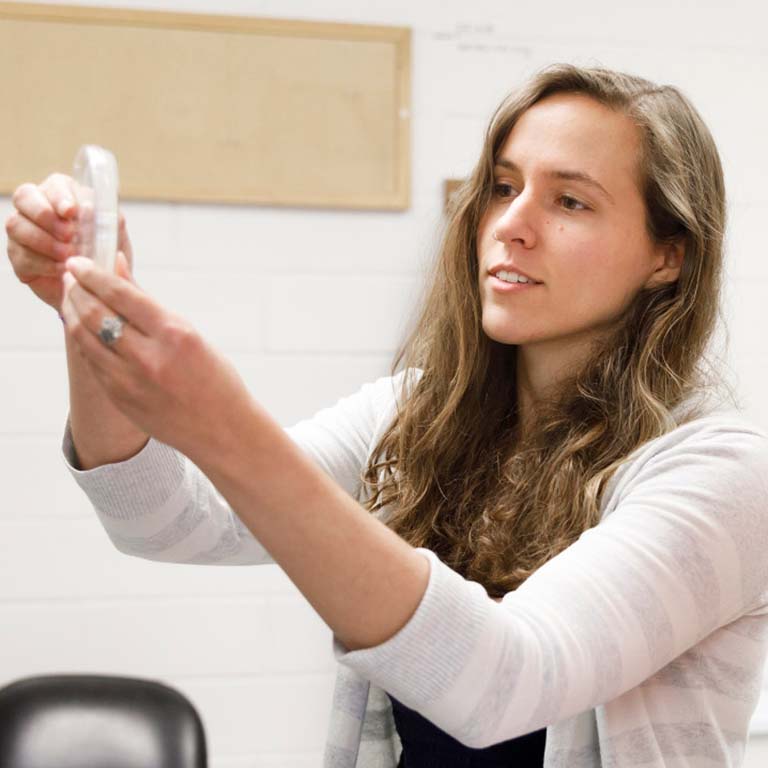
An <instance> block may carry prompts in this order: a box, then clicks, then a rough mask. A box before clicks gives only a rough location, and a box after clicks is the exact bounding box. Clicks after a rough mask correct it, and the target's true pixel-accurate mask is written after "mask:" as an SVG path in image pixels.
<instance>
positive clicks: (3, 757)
mask: <svg viewBox="0 0 768 768" xmlns="http://www.w3.org/2000/svg"><path fill="white" fill-rule="evenodd" d="M206 765H207V756H206V743H205V731H204V728H203V723H202V720H201V719H200V716H199V715H198V713H197V710H196V709H195V707H194V706H193V705H192V703H191V702H190V701H189V699H187V698H186V697H185V696H183V695H182V694H181V693H180V692H179V691H177V690H175V689H173V688H170V687H169V686H167V685H164V684H163V683H159V682H156V681H152V680H141V679H137V678H131V677H111V676H106V675H43V676H39V677H28V678H24V679H21V680H18V681H16V682H14V683H11V684H10V685H7V686H6V687H5V688H0V766H2V768H206Z"/></svg>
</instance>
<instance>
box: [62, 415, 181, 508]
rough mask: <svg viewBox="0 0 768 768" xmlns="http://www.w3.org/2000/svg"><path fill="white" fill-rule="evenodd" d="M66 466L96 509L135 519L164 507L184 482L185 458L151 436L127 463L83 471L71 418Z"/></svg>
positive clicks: (64, 449) (64, 441) (65, 447)
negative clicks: (73, 436) (76, 448)
mask: <svg viewBox="0 0 768 768" xmlns="http://www.w3.org/2000/svg"><path fill="white" fill-rule="evenodd" d="M61 450H62V454H63V460H64V464H65V465H66V467H67V469H68V470H69V472H70V474H71V475H72V477H74V479H75V481H76V482H77V484H78V485H79V486H80V487H81V488H82V489H83V491H84V492H85V494H86V495H87V496H88V498H89V499H90V500H91V503H92V504H93V506H94V508H95V509H96V510H97V511H98V512H99V513H100V514H102V515H104V516H106V517H112V518H117V519H121V520H132V519H136V518H138V517H142V516H143V515H146V514H149V513H151V512H154V511H155V510H157V509H158V508H159V507H160V506H162V505H163V504H164V503H165V502H166V501H168V499H170V498H171V496H173V495H174V493H175V492H176V491H177V490H178V489H179V486H181V485H182V483H183V480H184V463H185V460H186V459H185V457H184V456H182V455H181V454H180V453H179V452H178V451H176V450H175V449H174V448H171V447H170V446H168V445H165V443H161V442H159V441H158V440H155V439H154V438H153V437H150V439H149V442H148V443H147V444H146V445H145V446H144V447H143V448H142V449H141V450H140V451H139V452H138V453H137V454H136V455H135V456H131V458H129V459H126V460H125V461H119V462H116V463H114V464H103V465H102V466H100V467H94V468H93V469H87V470H82V469H79V466H80V463H79V460H78V457H77V452H76V451H75V444H74V440H73V438H72V427H71V424H70V419H69V416H67V423H66V426H65V428H64V438H63V439H62V442H61Z"/></svg>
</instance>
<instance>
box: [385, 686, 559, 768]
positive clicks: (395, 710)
mask: <svg viewBox="0 0 768 768" xmlns="http://www.w3.org/2000/svg"><path fill="white" fill-rule="evenodd" d="M389 699H390V701H391V702H392V714H393V715H394V717H395V727H396V728H397V735H398V736H399V737H400V741H401V742H402V744H403V752H402V754H401V755H400V762H398V764H397V768H542V766H543V765H544V744H545V742H546V736H547V729H546V728H542V729H541V730H540V731H533V732H532V733H527V734H525V736H518V737H517V738H515V739H509V741H502V742H501V743H500V744H493V745H492V746H490V747H486V748H484V749H472V748H471V747H466V746H464V744H462V743H461V742H460V741H456V739H454V738H453V737H452V736H449V735H448V734H447V733H446V732H445V731H441V730H440V729H439V728H438V727H437V726H436V725H433V724H432V723H430V722H429V720H427V719H426V718H425V717H422V716H421V715H420V714H419V713H418V712H416V711H414V710H413V709H408V707H406V706H405V705H404V704H401V703H400V702H399V701H397V699H394V698H392V696H390V697H389Z"/></svg>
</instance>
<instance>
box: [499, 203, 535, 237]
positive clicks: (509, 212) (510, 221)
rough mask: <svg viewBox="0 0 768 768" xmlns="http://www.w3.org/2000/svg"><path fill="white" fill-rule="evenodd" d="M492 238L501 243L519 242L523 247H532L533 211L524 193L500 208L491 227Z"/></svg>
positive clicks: (533, 230) (533, 233)
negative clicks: (494, 223)
mask: <svg viewBox="0 0 768 768" xmlns="http://www.w3.org/2000/svg"><path fill="white" fill-rule="evenodd" d="M493 238H494V240H498V241H499V242H501V243H512V242H519V243H520V244H521V245H522V246H523V247H524V248H532V247H533V246H534V245H535V244H536V229H535V226H534V221H533V211H532V210H531V203H530V201H529V200H527V199H526V198H525V196H524V195H518V196H517V197H515V199H514V200H510V202H509V203H508V204H507V206H506V208H504V209H502V211H501V213H500V215H499V217H498V219H496V225H495V226H494V228H493Z"/></svg>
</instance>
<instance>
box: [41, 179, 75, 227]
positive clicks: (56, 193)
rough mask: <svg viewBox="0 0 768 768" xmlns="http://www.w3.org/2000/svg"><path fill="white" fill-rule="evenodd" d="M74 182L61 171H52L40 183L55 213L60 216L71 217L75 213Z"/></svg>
mask: <svg viewBox="0 0 768 768" xmlns="http://www.w3.org/2000/svg"><path fill="white" fill-rule="evenodd" d="M75 187H76V182H75V180H74V179H73V178H72V177H71V176H65V175H64V174H63V173H52V174H51V175H50V176H48V178H46V179H45V181H44V182H43V183H42V184H41V185H40V188H41V189H42V190H43V192H44V193H45V195H46V197H47V198H48V199H49V200H50V202H51V205H52V206H53V208H54V210H55V211H56V213H57V214H58V215H59V216H61V217H62V218H67V219H69V218H72V217H73V216H74V215H75V214H76V213H77V196H76V194H75Z"/></svg>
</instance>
